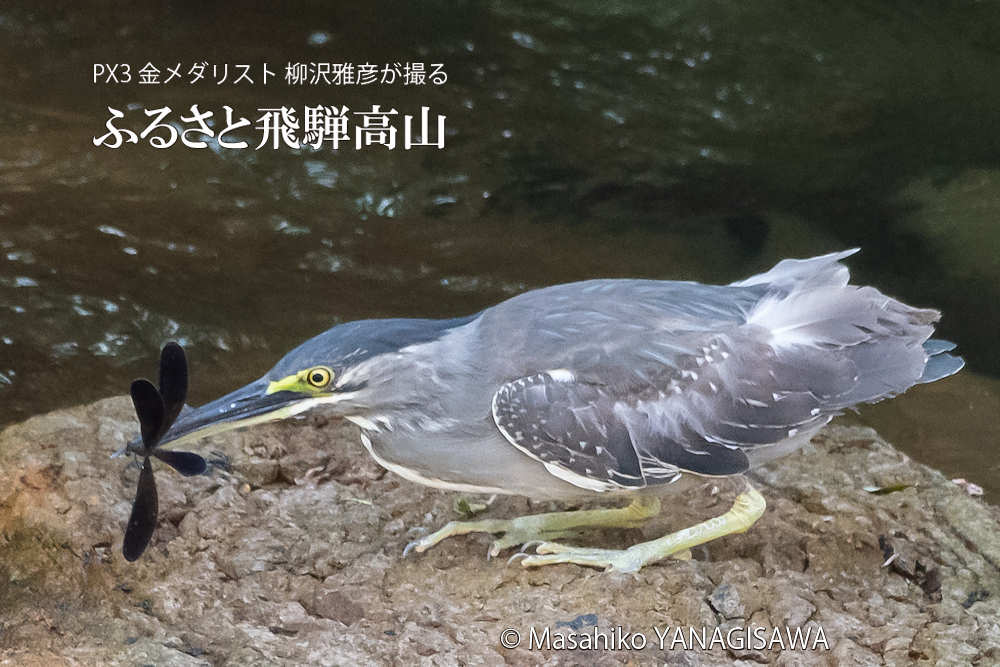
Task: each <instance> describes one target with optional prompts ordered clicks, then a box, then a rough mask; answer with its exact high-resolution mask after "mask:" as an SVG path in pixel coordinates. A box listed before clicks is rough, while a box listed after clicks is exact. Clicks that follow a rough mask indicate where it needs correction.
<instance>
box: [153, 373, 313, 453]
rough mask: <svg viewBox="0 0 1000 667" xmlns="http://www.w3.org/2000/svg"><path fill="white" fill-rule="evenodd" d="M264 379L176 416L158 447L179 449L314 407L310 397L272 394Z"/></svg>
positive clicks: (292, 393)
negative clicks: (175, 446)
mask: <svg viewBox="0 0 1000 667" xmlns="http://www.w3.org/2000/svg"><path fill="white" fill-rule="evenodd" d="M272 384H273V383H271V382H269V381H268V380H267V379H260V380H257V381H256V382H252V383H251V384H248V385H247V386H245V387H243V388H241V389H237V390H236V391H234V392H232V393H231V394H227V395H225V396H223V397H222V398H219V399H216V400H214V401H212V402H211V403H206V404H205V405H203V406H201V407H200V408H194V409H187V410H185V411H184V412H182V413H181V414H180V416H179V417H178V418H177V421H175V422H174V424H173V426H171V427H170V430H169V431H167V433H166V435H164V436H163V440H161V441H160V444H161V445H168V444H169V445H181V444H184V443H188V442H192V441H194V440H200V439H201V438H205V437H208V436H210V435H215V434H218V433H224V432H226V431H232V430H234V429H238V428H243V427H245V426H252V425H254V424H262V423H264V422H269V421H275V420H278V419H286V418H288V417H291V416H293V415H297V414H299V413H300V412H303V411H305V410H308V409H309V408H311V407H312V406H313V405H315V404H316V403H317V401H316V399H315V398H314V397H312V396H307V395H304V394H302V393H299V392H294V391H281V390H278V391H274V390H273V389H272Z"/></svg>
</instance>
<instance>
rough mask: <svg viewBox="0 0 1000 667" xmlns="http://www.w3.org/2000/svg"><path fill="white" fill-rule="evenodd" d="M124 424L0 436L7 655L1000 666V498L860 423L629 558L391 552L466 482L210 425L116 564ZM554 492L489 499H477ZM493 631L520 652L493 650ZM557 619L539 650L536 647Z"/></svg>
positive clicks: (2, 622)
mask: <svg viewBox="0 0 1000 667" xmlns="http://www.w3.org/2000/svg"><path fill="white" fill-rule="evenodd" d="M136 430H137V425H136V423H135V420H134V417H133V414H132V408H131V405H130V403H129V401H128V399H127V398H114V399H108V400H105V401H101V402H98V403H95V404H93V405H90V406H84V407H79V408H75V409H72V410H66V411H61V412H56V413H52V414H48V415H43V416H39V417H36V418H33V419H30V420H28V421H27V422H24V423H22V424H18V425H15V426H12V427H9V428H7V429H6V430H4V431H3V432H0V541H2V543H0V664H4V665H6V664H12V665H27V666H33V665H62V664H65V665H92V664H93V665H98V664H99V665H146V664H149V665H176V666H178V667H179V666H188V665H191V666H194V665H234V666H236V665H239V666H241V667H242V666H245V665H274V664H278V665H284V664H288V665H498V664H513V665H534V664H547V665H564V664H566V665H571V664H573V665H575V664H581V665H615V664H623V663H627V664H633V665H645V664H660V665H662V664H668V665H730V664H743V665H753V664H771V665H879V664H887V665H904V664H927V665H969V664H979V665H986V664H996V663H997V662H998V661H1000V571H998V570H1000V525H998V519H1000V512H998V511H997V509H996V508H994V507H991V506H989V505H987V504H984V503H983V502H982V501H981V500H979V499H976V498H971V497H968V496H966V495H965V494H963V492H962V491H961V490H960V489H959V488H958V487H956V486H955V485H953V484H952V483H951V482H949V481H948V480H946V479H945V478H944V477H943V476H942V475H941V474H940V473H937V472H935V471H932V470H929V469H927V468H925V467H923V466H921V465H919V464H917V463H914V462H913V461H911V460H909V459H908V458H907V457H906V456H905V455H903V454H900V453H899V452H897V451H896V450H894V449H893V448H892V447H890V446H889V445H887V444H886V443H885V442H883V441H882V440H881V439H879V437H878V436H877V435H876V434H875V433H874V432H873V431H870V430H867V429H860V428H843V427H836V426H835V427H833V428H830V429H829V430H827V431H826V432H824V433H823V434H822V435H821V436H819V437H817V438H816V439H815V440H814V442H813V445H812V446H810V447H807V448H806V449H804V450H802V451H800V452H797V453H795V454H793V455H791V456H788V457H786V458H784V459H781V460H779V461H776V462H774V463H772V464H770V465H769V466H767V467H766V468H763V469H761V470H759V471H756V472H755V473H754V474H753V475H752V476H751V480H752V481H753V483H754V484H755V485H756V486H757V487H758V488H759V489H760V490H761V491H762V492H763V494H764V495H765V496H766V497H767V499H768V502H769V507H768V509H767V512H766V513H765V514H764V516H763V518H762V519H761V520H760V521H759V522H758V523H757V524H756V525H755V526H754V527H753V528H751V529H750V531H748V532H747V533H745V534H742V535H734V536H729V537H725V538H722V539H720V540H718V541H716V542H713V543H710V544H709V545H707V546H705V547H701V548H698V549H695V551H694V553H693V559H691V560H686V561H676V560H672V561H668V562H665V563H661V564H658V565H654V566H650V567H647V568H645V569H643V570H642V571H641V572H640V573H638V574H637V575H622V574H614V573H611V574H608V573H603V572H599V571H596V570H593V569H587V568H582V567H577V566H573V565H559V566H550V567H545V568H540V569H533V570H525V569H524V568H522V567H521V566H519V565H517V564H516V563H515V564H507V563H506V562H505V560H504V559H499V560H487V559H486V550H487V547H488V545H489V542H490V540H489V538H488V536H484V535H476V536H467V537H459V538H454V539H450V540H447V541H445V542H443V543H442V544H440V545H438V546H437V547H436V548H434V549H432V550H430V551H428V552H427V553H425V554H417V555H410V556H408V557H407V558H405V559H404V558H403V557H402V553H403V548H404V546H405V545H406V543H407V542H408V541H410V540H411V539H412V538H413V536H414V535H415V534H416V533H414V532H411V531H410V530H409V529H410V528H411V527H414V526H423V527H426V528H436V527H438V526H440V525H441V524H443V523H444V522H445V521H447V520H450V519H454V518H459V517H458V516H457V515H456V514H455V511H454V509H453V507H454V500H455V494H450V493H444V492H438V491H434V490H430V489H425V488H422V487H419V486H416V485H414V484H411V483H409V482H405V481H403V480H400V479H398V478H396V477H394V476H393V475H391V474H388V473H385V472H384V471H382V470H381V469H380V468H378V467H377V466H376V465H375V464H374V463H373V462H372V461H371V460H370V459H369V457H368V456H367V455H366V454H365V453H364V451H363V450H362V449H361V448H360V447H359V446H358V445H357V434H356V433H355V432H354V430H353V427H350V426H347V425H344V424H342V423H339V422H326V421H324V420H323V419H321V418H314V419H310V420H303V421H298V422H292V423H285V424H272V425H267V426H263V427H259V428H256V429H251V430H248V431H245V432H241V433H234V434H228V435H226V436H220V437H216V438H212V439H210V440H207V441H206V442H205V443H203V448H202V450H201V451H202V453H206V454H209V455H211V453H212V452H218V453H220V454H223V455H225V456H226V457H228V459H229V469H228V470H225V469H221V468H216V469H214V470H213V471H212V474H211V475H209V476H202V477H197V478H188V479H186V478H181V477H180V476H178V475H176V474H175V473H173V472H172V471H171V470H169V469H166V468H163V467H162V466H160V465H159V464H158V463H157V464H156V465H157V470H158V472H157V480H158V483H159V489H160V525H159V527H158V529H157V532H156V534H155V536H154V538H153V543H152V545H151V546H150V548H149V549H148V550H147V552H146V554H145V555H144V556H143V557H142V558H141V559H140V560H139V561H137V562H136V563H134V564H130V563H127V562H125V560H124V559H123V558H122V556H121V541H122V531H123V529H124V526H125V523H126V521H127V518H128V514H129V510H130V508H131V501H132V496H133V494H134V492H135V484H136V480H137V478H138V470H137V469H136V468H135V467H127V466H126V463H125V461H124V460H122V459H116V460H111V459H109V458H108V454H109V453H110V452H111V451H113V450H114V449H116V448H117V447H119V446H120V445H121V444H122V442H123V441H124V440H125V439H126V437H130V436H131V435H133V434H134V433H135V431H136ZM678 488H679V489H685V487H678ZM737 488H738V487H737V486H736V483H735V482H733V481H720V482H718V483H709V484H689V485H688V486H687V487H686V490H684V491H683V493H680V494H675V495H674V496H672V497H669V498H667V499H666V500H665V502H664V506H665V508H667V510H666V511H664V512H663V514H662V515H661V517H658V518H657V519H655V520H654V521H653V522H651V523H650V524H649V525H648V526H647V528H646V529H645V533H646V535H647V536H648V537H651V538H652V537H656V536H658V535H659V534H662V533H663V532H666V531H667V530H668V529H669V528H671V527H682V526H683V525H685V524H690V523H695V522H697V521H699V520H703V519H705V518H707V517H709V516H714V515H717V514H720V513H722V512H723V511H725V510H726V509H728V506H729V503H730V502H731V501H732V499H733V497H734V495H735V491H736V490H737ZM549 509H550V508H549V505H548V504H547V503H544V504H543V503H529V502H528V501H526V500H523V499H519V498H502V499H500V500H497V501H496V502H495V503H493V504H492V505H491V506H490V508H489V509H488V510H487V512H486V513H485V514H484V516H515V515H517V514H523V513H529V512H540V511H547V510H549ZM640 537H642V535H641V534H640V531H637V530H632V531H603V532H595V533H593V534H590V535H586V536H584V537H583V538H581V540H583V542H582V543H589V544H602V545H609V544H627V543H629V542H631V541H635V540H637V539H639V538H640ZM890 559H891V561H892V562H891V563H890V564H889V565H888V566H884V565H883V564H884V563H885V562H886V560H890ZM748 625H749V626H760V627H764V628H766V629H767V632H768V634H767V637H768V638H769V639H770V638H771V635H770V632H771V628H773V627H778V628H782V629H783V628H784V627H785V626H789V627H791V628H792V629H793V630H794V629H795V628H800V629H801V630H802V631H803V632H805V631H806V630H811V632H812V633H813V634H812V638H813V640H811V641H810V644H812V643H813V641H814V640H815V638H816V637H817V636H818V634H817V633H818V632H819V630H820V629H822V631H823V637H824V639H825V644H826V645H825V646H824V644H823V643H820V644H818V645H817V647H816V648H815V649H814V650H801V649H796V650H792V649H791V648H788V647H787V646H786V648H785V649H784V650H782V648H781V645H780V644H773V643H772V645H771V646H769V647H766V648H763V649H758V648H755V647H753V646H751V647H746V646H744V647H743V648H739V646H735V645H734V644H738V641H739V636H740V632H742V631H740V630H739V628H743V627H746V626H748ZM677 627H681V628H683V629H684V630H683V632H684V635H683V638H684V639H685V644H690V643H691V642H690V635H689V634H688V633H689V630H688V628H694V629H695V631H696V632H698V633H700V632H701V629H702V628H706V629H707V630H706V637H707V639H708V640H709V642H710V641H711V639H712V635H713V632H714V631H715V629H716V628H718V629H719V633H718V636H725V634H726V633H728V632H729V630H731V629H733V628H737V631H736V632H735V633H734V634H733V635H732V636H731V637H732V639H731V641H730V646H728V647H723V646H720V645H719V644H718V643H716V645H715V646H714V647H711V648H706V649H705V650H702V649H701V648H699V647H690V646H685V645H682V644H680V643H677V642H675V641H674V640H675V638H676V637H677V635H676V634H674V633H675V630H674V629H675V628H677ZM508 628H510V629H513V630H516V631H517V632H518V633H519V634H520V636H521V643H520V645H519V646H518V647H517V648H504V647H503V646H502V645H501V635H502V633H503V631H504V630H505V629H508ZM595 628H596V630H595ZM668 628H669V630H668ZM546 629H548V630H549V639H550V642H551V644H550V645H551V648H541V649H539V648H537V647H534V646H532V647H530V648H529V646H528V642H529V639H530V638H531V632H532V630H534V632H535V635H536V637H541V636H544V632H545V630H546ZM658 631H659V632H661V633H666V634H665V637H666V641H665V645H664V648H663V649H662V650H661V648H660V646H659V643H660V641H659V639H658ZM595 632H597V633H612V634H613V635H614V637H615V640H614V641H613V642H612V646H610V647H607V648H605V646H604V644H603V643H598V648H597V649H596V650H595V649H592V648H577V649H576V650H572V649H568V648H566V649H558V648H556V646H557V645H558V640H557V635H558V636H560V637H563V638H566V639H567V640H568V639H569V638H570V637H571V636H573V635H574V633H576V634H575V639H576V640H577V643H578V644H579V645H583V646H586V642H587V641H598V640H594V639H593V635H594V633H595ZM633 633H641V635H642V637H644V638H645V639H646V647H645V648H644V649H641V650H638V649H636V648H626V647H625V646H624V645H622V644H619V643H618V639H617V638H618V637H619V636H623V637H625V638H626V641H627V643H628V644H629V645H630V646H631V645H635V644H638V643H640V642H641V638H640V637H639V635H635V634H633ZM742 636H743V637H744V638H745V636H746V633H745V632H743V635H742ZM512 637H513V636H512V635H511V634H509V633H508V635H507V638H508V639H512ZM600 641H603V640H600Z"/></svg>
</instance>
